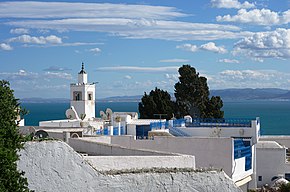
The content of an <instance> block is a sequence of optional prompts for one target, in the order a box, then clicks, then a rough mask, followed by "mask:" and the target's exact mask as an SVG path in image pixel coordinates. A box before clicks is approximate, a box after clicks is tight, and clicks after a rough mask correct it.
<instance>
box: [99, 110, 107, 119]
mask: <svg viewBox="0 0 290 192" xmlns="http://www.w3.org/2000/svg"><path fill="white" fill-rule="evenodd" d="M100 116H101V118H102V119H103V120H107V115H106V114H105V112H104V111H100Z"/></svg>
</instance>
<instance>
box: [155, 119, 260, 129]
mask: <svg viewBox="0 0 290 192" xmlns="http://www.w3.org/2000/svg"><path fill="white" fill-rule="evenodd" d="M253 120H256V119H251V118H227V119H213V118H203V119H201V118H193V119H192V122H191V123H188V122H186V120H185V119H175V120H172V121H171V123H169V121H160V122H151V123H150V129H151V130H157V129H168V128H170V127H184V126H185V127H187V128H194V127H237V128H239V127H248V128H250V127H251V126H252V121H253ZM257 121H258V120H257Z"/></svg>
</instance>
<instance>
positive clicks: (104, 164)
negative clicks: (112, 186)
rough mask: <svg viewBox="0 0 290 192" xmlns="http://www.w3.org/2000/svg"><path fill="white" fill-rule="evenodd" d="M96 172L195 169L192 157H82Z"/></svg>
mask: <svg viewBox="0 0 290 192" xmlns="http://www.w3.org/2000/svg"><path fill="white" fill-rule="evenodd" d="M84 159H85V160H87V161H88V162H89V163H90V164H91V165H92V166H93V167H94V168H96V169H97V170H102V171H108V170H123V169H150V168H156V167H158V168H191V169H195V162H194V156H190V155H182V156H170V157H168V156H84Z"/></svg>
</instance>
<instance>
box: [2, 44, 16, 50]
mask: <svg viewBox="0 0 290 192" xmlns="http://www.w3.org/2000/svg"><path fill="white" fill-rule="evenodd" d="M0 49H1V50H4V51H11V50H13V48H12V47H11V46H10V45H9V44H7V43H1V44H0Z"/></svg>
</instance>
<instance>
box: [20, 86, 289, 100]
mask: <svg viewBox="0 0 290 192" xmlns="http://www.w3.org/2000/svg"><path fill="white" fill-rule="evenodd" d="M211 95H215V96H221V98H222V99H223V100H224V101H236V100H290V91H289V90H286V89H275V88H264V89H250V88H246V89H221V90H211ZM142 96H143V95H134V96H115V97H107V98H102V99H97V102H139V101H140V100H141V98H142ZM171 97H172V98H173V100H174V94H173V93H171ZM20 101H21V102H22V103H68V102H69V99H66V98H24V99H21V100H20Z"/></svg>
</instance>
